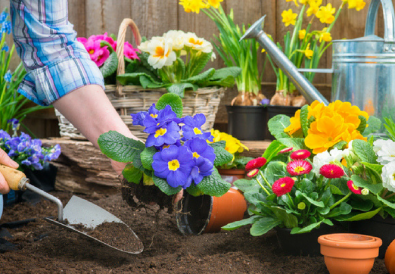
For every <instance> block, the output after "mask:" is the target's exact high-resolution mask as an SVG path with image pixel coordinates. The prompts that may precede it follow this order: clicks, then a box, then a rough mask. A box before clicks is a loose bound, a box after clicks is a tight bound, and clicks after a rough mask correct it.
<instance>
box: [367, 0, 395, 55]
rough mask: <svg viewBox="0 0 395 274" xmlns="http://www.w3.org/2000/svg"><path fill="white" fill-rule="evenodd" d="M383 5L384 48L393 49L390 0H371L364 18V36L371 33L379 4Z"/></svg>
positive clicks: (394, 33) (393, 18)
mask: <svg viewBox="0 0 395 274" xmlns="http://www.w3.org/2000/svg"><path fill="white" fill-rule="evenodd" d="M380 3H381V5H382V7H383V14H384V27H385V30H384V50H385V51H389V50H392V51H395V48H394V47H393V46H395V14H394V6H393V4H392V1H391V0H372V2H371V3H370V6H369V11H368V17H367V19H366V27H365V36H368V35H373V34H374V30H375V27H376V17H377V12H378V9H379V4H380Z"/></svg>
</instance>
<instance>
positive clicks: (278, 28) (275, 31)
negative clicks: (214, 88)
mask: <svg viewBox="0 0 395 274" xmlns="http://www.w3.org/2000/svg"><path fill="white" fill-rule="evenodd" d="M178 2H179V1H178V0H69V21H70V22H71V23H72V24H74V28H75V30H76V31H77V33H78V36H83V37H88V36H90V35H93V34H101V33H104V32H108V33H109V34H110V33H114V34H117V33H118V27H119V25H120V23H121V21H122V20H123V19H124V18H132V19H133V20H134V21H135V22H136V24H137V25H138V27H139V29H140V32H141V35H142V36H146V37H147V38H150V37H152V36H155V35H162V34H163V33H164V32H166V31H168V30H171V29H180V30H183V31H190V32H195V33H196V34H197V35H198V36H199V37H203V38H205V39H207V40H212V38H213V35H214V34H217V33H218V31H217V28H216V26H215V25H214V23H213V22H212V21H211V20H210V19H209V18H208V17H207V16H206V15H205V14H204V13H202V12H201V13H200V14H193V13H186V12H185V11H184V10H183V7H182V6H180V5H179V4H178ZM366 2H367V5H366V7H365V8H364V9H363V10H362V11H359V12H357V11H356V10H355V9H352V10H349V9H347V8H345V9H344V10H343V12H342V14H341V16H340V17H339V19H338V21H337V23H336V25H335V27H334V29H333V31H332V36H333V38H334V39H342V38H349V39H351V38H357V37H361V36H363V34H364V27H365V18H366V15H367V11H368V6H369V4H370V0H366ZM393 2H394V3H395V0H393ZM327 3H332V4H333V6H334V7H336V9H337V8H338V7H339V6H340V5H341V3H342V0H323V5H326V4H327ZM8 4H9V0H0V7H1V8H2V7H4V6H6V5H8ZM222 6H223V7H224V9H225V10H226V11H227V12H229V11H230V10H231V9H233V11H234V20H235V22H236V23H238V24H243V23H244V24H251V23H253V22H255V21H256V20H258V19H259V18H260V17H261V16H263V15H265V14H266V15H267V17H266V18H267V19H266V24H265V30H266V32H267V33H269V34H271V35H272V36H273V39H274V40H275V41H282V40H283V36H284V34H285V33H286V32H287V31H288V30H291V29H292V28H291V27H285V26H284V24H283V23H282V17H281V13H282V12H283V11H284V10H288V9H292V10H293V11H294V12H297V11H298V10H299V9H300V7H299V8H296V7H295V4H294V2H293V1H291V2H287V1H286V0H242V1H241V0H224V1H223V2H222ZM381 14H382V13H381V11H380V13H379V19H378V24H377V30H378V35H379V36H382V34H383V19H382V15H381ZM307 23H308V22H307V21H306V22H305V24H307ZM324 27H325V25H323V24H321V23H320V22H319V20H317V19H316V20H315V21H314V23H313V28H314V29H322V28H324ZM126 39H127V40H128V41H130V42H131V43H132V44H134V41H133V40H132V35H131V33H128V35H127V37H126ZM263 58H264V54H262V57H261V60H260V64H263V61H262V60H263ZM17 62H19V61H18V60H17V58H15V59H14V60H13V64H14V65H15V64H16V63H17ZM212 65H213V67H215V68H218V67H222V66H223V62H222V61H221V60H220V58H219V57H218V58H217V59H216V60H215V61H214V62H213V64H212ZM320 67H322V68H329V67H331V50H328V51H327V53H326V55H325V56H323V58H322V60H321V64H320ZM275 81H276V78H275V75H274V73H273V71H272V70H271V68H270V66H269V65H268V64H267V66H266V68H265V72H264V78H263V92H264V94H265V95H267V96H268V97H270V96H271V95H272V94H273V93H274V91H275ZM315 85H316V86H317V87H318V89H319V90H320V91H321V92H322V93H323V94H324V96H325V97H327V98H328V99H330V85H331V76H330V75H325V74H317V76H316V79H315ZM236 94H237V91H236V90H235V89H233V90H229V91H228V92H227V95H226V96H225V98H224V99H223V100H222V102H221V104H222V105H226V104H229V103H230V100H231V99H232V98H233V97H234V96H235V95H236ZM46 115H48V114H46ZM33 116H34V115H33ZM46 117H47V116H46ZM226 117H227V115H226V110H225V108H224V107H222V108H221V109H220V111H219V114H218V119H217V122H219V123H226V121H227V118H226ZM51 118H54V117H53V116H52V117H51ZM41 130H43V129H41ZM49 132H51V133H52V134H53V130H48V129H46V133H45V134H44V133H43V134H41V133H40V134H39V135H40V136H43V135H46V134H48V133H49Z"/></svg>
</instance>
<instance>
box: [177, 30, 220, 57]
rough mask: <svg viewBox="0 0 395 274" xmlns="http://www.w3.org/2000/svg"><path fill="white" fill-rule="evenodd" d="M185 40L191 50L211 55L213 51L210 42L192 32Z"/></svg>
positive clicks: (187, 34) (186, 35)
mask: <svg viewBox="0 0 395 274" xmlns="http://www.w3.org/2000/svg"><path fill="white" fill-rule="evenodd" d="M184 39H185V40H184V42H185V46H187V47H189V48H192V49H194V50H198V51H202V52H204V53H210V52H212V51H213V45H212V44H211V43H210V42H209V41H207V40H205V39H203V38H199V37H197V36H196V34H194V33H192V32H188V33H186V34H185V38H184Z"/></svg>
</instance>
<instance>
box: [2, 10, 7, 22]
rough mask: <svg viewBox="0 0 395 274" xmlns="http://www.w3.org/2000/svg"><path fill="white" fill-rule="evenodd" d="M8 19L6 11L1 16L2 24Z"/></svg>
mask: <svg viewBox="0 0 395 274" xmlns="http://www.w3.org/2000/svg"><path fill="white" fill-rule="evenodd" d="M7 17H8V13H7V12H5V11H3V12H2V13H1V14H0V24H3V23H4V22H5V20H6V19H7Z"/></svg>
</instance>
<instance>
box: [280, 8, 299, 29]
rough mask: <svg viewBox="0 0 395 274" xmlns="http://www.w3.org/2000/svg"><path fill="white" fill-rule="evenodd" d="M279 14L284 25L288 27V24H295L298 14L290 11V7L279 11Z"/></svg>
mask: <svg viewBox="0 0 395 274" xmlns="http://www.w3.org/2000/svg"><path fill="white" fill-rule="evenodd" d="M281 16H282V17H283V22H284V24H285V26H286V27H288V26H289V25H295V24H296V18H297V17H298V15H297V14H296V13H294V12H292V10H291V9H289V10H284V11H283V12H282V13H281Z"/></svg>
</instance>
